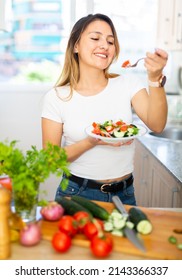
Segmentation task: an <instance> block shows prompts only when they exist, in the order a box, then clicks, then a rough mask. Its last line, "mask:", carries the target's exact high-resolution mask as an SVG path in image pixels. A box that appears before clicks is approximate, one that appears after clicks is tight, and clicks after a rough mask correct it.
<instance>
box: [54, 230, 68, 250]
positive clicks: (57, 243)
mask: <svg viewBox="0 0 182 280" xmlns="http://www.w3.org/2000/svg"><path fill="white" fill-rule="evenodd" d="M52 246H53V248H54V249H55V250H56V251H58V252H61V253H63V252H66V251H68V250H69V248H70V247H71V237H70V236H69V235H67V234H66V233H64V232H61V231H59V232H56V233H55V234H54V235H53V238H52Z"/></svg>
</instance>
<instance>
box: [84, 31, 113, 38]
mask: <svg viewBox="0 0 182 280" xmlns="http://www.w3.org/2000/svg"><path fill="white" fill-rule="evenodd" d="M91 33H96V34H99V35H103V34H102V33H101V32H99V31H91V32H89V33H88V34H91ZM107 37H112V38H114V36H113V35H112V34H111V35H107Z"/></svg>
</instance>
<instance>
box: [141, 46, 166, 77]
mask: <svg viewBox="0 0 182 280" xmlns="http://www.w3.org/2000/svg"><path fill="white" fill-rule="evenodd" d="M167 60H168V54H167V52H165V51H164V50H161V49H156V50H155V53H150V52H147V53H146V58H145V63H144V65H145V67H146V69H147V73H148V78H149V80H151V81H154V82H155V81H158V80H159V79H160V77H161V75H162V71H163V69H164V67H165V66H166V64H167Z"/></svg>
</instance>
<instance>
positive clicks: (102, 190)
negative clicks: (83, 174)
mask: <svg viewBox="0 0 182 280" xmlns="http://www.w3.org/2000/svg"><path fill="white" fill-rule="evenodd" d="M105 186H111V184H103V185H102V186H101V187H100V190H101V192H103V193H108V192H105V191H104V189H103V187H105Z"/></svg>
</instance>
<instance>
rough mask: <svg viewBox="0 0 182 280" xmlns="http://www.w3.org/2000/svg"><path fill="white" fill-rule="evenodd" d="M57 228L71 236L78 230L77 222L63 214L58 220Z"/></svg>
mask: <svg viewBox="0 0 182 280" xmlns="http://www.w3.org/2000/svg"><path fill="white" fill-rule="evenodd" d="M58 228H59V230H60V231H63V232H65V233H66V234H68V235H70V236H71V237H73V236H74V235H75V234H76V233H77V232H78V223H77V221H76V220H75V219H74V218H73V217H72V216H70V215H64V216H62V217H61V219H60V220H59V222H58Z"/></svg>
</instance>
